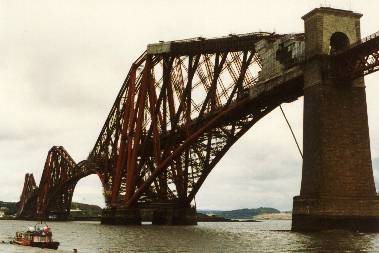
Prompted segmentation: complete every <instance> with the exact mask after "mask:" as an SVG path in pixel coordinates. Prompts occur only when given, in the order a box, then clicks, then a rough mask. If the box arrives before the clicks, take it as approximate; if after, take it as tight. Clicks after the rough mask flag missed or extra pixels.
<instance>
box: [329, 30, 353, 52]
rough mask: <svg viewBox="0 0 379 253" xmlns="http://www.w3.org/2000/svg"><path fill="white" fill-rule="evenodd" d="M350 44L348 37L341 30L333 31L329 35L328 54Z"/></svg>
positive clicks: (341, 49)
mask: <svg viewBox="0 0 379 253" xmlns="http://www.w3.org/2000/svg"><path fill="white" fill-rule="evenodd" d="M349 45H350V41H349V38H348V37H347V35H346V34H344V33H342V32H335V33H333V34H332V36H331V37H330V54H334V53H337V52H339V51H343V50H345V49H347V48H348V47H349Z"/></svg>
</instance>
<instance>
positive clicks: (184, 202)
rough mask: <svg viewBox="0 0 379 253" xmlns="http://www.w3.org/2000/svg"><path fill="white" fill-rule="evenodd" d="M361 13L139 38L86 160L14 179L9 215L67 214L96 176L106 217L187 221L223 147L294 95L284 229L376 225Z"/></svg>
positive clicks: (374, 48) (59, 156)
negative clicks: (289, 220)
mask: <svg viewBox="0 0 379 253" xmlns="http://www.w3.org/2000/svg"><path fill="white" fill-rule="evenodd" d="M360 17H361V14H357V13H354V12H351V11H344V10H338V9H332V8H318V9H315V10H313V11H311V12H309V13H308V14H306V15H305V16H304V17H303V19H304V22H305V32H304V33H298V34H275V33H262V32H259V33H250V34H241V35H236V34H230V35H229V36H226V37H222V38H212V39H205V38H200V37H198V38H193V39H188V40H181V41H171V42H160V43H156V44H150V45H148V46H147V50H146V51H145V52H144V53H143V54H142V55H141V56H140V57H139V58H138V59H137V60H136V61H135V62H134V63H133V64H132V66H131V68H130V70H129V73H128V75H127V77H126V79H125V81H124V83H123V85H122V87H121V89H120V92H119V94H118V96H117V97H116V100H115V102H114V104H113V107H112V109H111V111H110V113H109V115H108V117H107V119H106V121H105V124H104V126H103V128H102V129H101V132H100V135H99V137H98V139H97V141H96V143H95V145H94V147H93V149H92V151H91V152H90V154H89V156H88V157H87V159H86V160H83V161H82V162H80V163H76V162H75V161H74V160H73V159H72V158H71V157H70V155H69V154H68V153H67V151H66V150H65V149H64V148H63V147H59V146H56V147H53V148H52V149H51V150H50V151H49V153H48V156H47V159H46V162H45V167H44V171H43V175H42V178H41V181H40V184H39V186H38V187H37V185H36V183H35V180H34V177H33V175H31V174H27V175H26V176H25V183H24V189H23V192H22V195H21V198H20V203H19V210H18V213H17V216H18V217H19V218H29V219H33V218H48V217H54V218H57V219H62V220H64V219H66V218H67V216H68V215H69V212H70V206H71V199H72V195H73V191H74V189H75V185H76V183H77V182H78V181H79V180H80V179H81V178H83V177H86V176H88V175H90V174H97V175H98V176H99V178H100V180H101V182H102V185H103V190H104V197H105V202H106V206H107V207H106V208H105V209H104V211H103V216H102V222H103V223H106V224H140V223H141V213H142V212H150V213H151V219H152V222H153V224H177V225H186V224H196V210H195V207H194V206H193V200H194V198H195V196H196V193H197V192H198V190H199V189H200V187H201V185H202V184H203V183H204V181H205V180H206V178H207V176H208V175H209V173H210V172H211V171H212V169H213V168H214V167H215V166H216V165H217V163H218V162H219V161H220V159H221V158H222V157H223V156H224V155H225V154H226V153H227V151H228V150H229V149H230V147H231V146H232V145H233V144H234V143H235V142H236V141H237V140H238V139H239V138H241V137H242V136H243V135H244V134H245V133H246V132H247V131H248V130H249V129H250V128H251V127H252V126H253V125H254V124H255V123H256V122H258V121H259V120H260V119H261V118H263V117H264V116H266V115H267V114H268V113H270V112H271V111H272V110H273V109H275V108H276V107H278V106H280V105H281V104H282V103H290V102H292V101H294V100H296V99H298V98H299V97H301V96H304V138H303V139H304V143H303V146H304V160H303V173H302V175H303V178H302V184H301V191H300V195H299V196H296V197H295V198H294V209H293V226H292V228H293V230H320V229H328V228H347V229H358V230H371V231H373V230H375V231H379V199H378V197H377V196H376V190H375V185H374V180H373V172H372V163H371V157H370V146H369V145H370V144H369V134H368V124H367V109H366V100H365V86H364V79H363V76H364V75H367V74H369V73H372V72H375V71H377V70H378V69H379V53H378V51H379V37H378V36H376V35H373V36H371V37H369V38H367V39H361V37H360V26H359V19H360Z"/></svg>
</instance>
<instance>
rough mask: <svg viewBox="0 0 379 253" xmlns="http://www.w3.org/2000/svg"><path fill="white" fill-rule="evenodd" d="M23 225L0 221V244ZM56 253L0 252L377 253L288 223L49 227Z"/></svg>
mask: <svg viewBox="0 0 379 253" xmlns="http://www.w3.org/2000/svg"><path fill="white" fill-rule="evenodd" d="M30 225H34V224H33V222H27V221H0V241H9V240H10V239H11V237H12V236H13V234H14V233H15V231H16V230H23V229H24V228H26V227H27V226H30ZM49 226H50V227H52V229H53V233H54V238H55V240H57V241H60V242H61V246H60V247H59V250H58V251H54V250H41V249H37V248H29V247H21V246H15V245H9V244H0V252H7V253H8V252H9V253H19V252H20V253H21V252H28V253H37V252H38V253H39V252H46V253H48V252H62V253H63V252H65V253H67V252H72V249H74V248H77V249H78V252H79V253H83V252H86V253H96V252H102V253H121V252H304V251H306V252H336V251H338V252H346V251H348V252H357V251H368V252H373V251H377V252H379V234H363V233H350V232H346V231H326V232H322V233H308V234H303V233H295V232H291V231H289V229H290V227H291V222H290V221H264V222H257V223H256V222H252V223H250V222H239V223H235V222H230V223H229V222H226V223H224V222H220V223H199V225H198V226H183V227H173V226H152V225H143V226H130V227H121V226H106V225H100V224H99V223H96V222H64V223H56V222H51V223H49Z"/></svg>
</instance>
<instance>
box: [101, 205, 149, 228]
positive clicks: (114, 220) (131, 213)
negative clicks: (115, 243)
mask: <svg viewBox="0 0 379 253" xmlns="http://www.w3.org/2000/svg"><path fill="white" fill-rule="evenodd" d="M101 224H108V225H141V212H140V210H139V209H137V208H119V209H110V208H106V209H103V212H102V215H101Z"/></svg>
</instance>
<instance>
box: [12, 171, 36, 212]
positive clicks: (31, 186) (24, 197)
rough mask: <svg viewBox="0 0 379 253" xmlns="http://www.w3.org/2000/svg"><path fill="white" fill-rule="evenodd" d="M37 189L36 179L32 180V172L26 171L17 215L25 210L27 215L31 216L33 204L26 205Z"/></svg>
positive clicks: (33, 208) (33, 210) (33, 209)
mask: <svg viewBox="0 0 379 253" xmlns="http://www.w3.org/2000/svg"><path fill="white" fill-rule="evenodd" d="M37 191H38V187H37V184H36V181H35V180H34V176H33V174H29V173H27V174H26V175H25V180H24V187H23V189H22V193H21V196H20V201H19V203H18V209H17V214H16V215H17V216H21V215H22V214H23V213H24V212H26V213H27V215H28V216H33V213H34V212H35V205H32V206H30V205H29V206H28V204H29V203H28V201H29V200H30V199H31V198H33V196H36V194H37Z"/></svg>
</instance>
